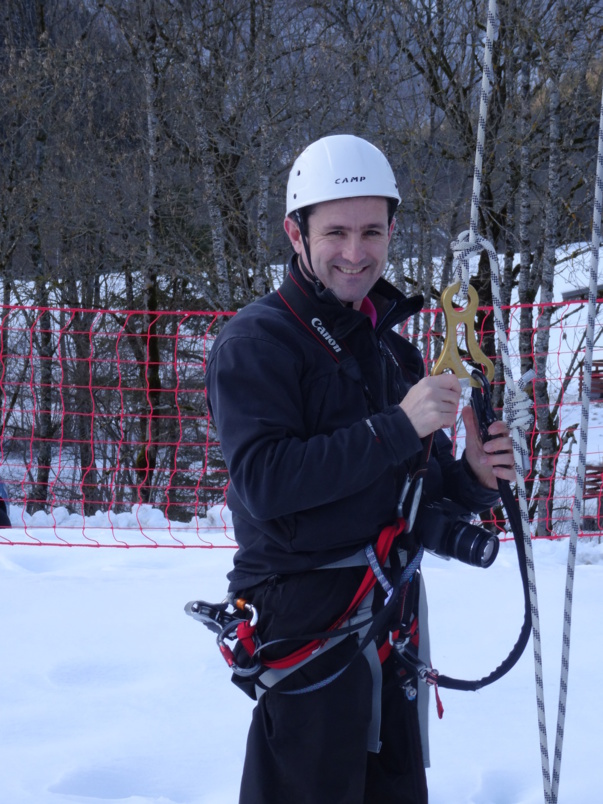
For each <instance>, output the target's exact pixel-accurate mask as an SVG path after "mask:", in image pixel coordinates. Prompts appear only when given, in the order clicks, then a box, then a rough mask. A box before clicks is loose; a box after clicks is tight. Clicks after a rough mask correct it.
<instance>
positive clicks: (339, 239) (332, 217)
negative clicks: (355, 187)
mask: <svg viewBox="0 0 603 804" xmlns="http://www.w3.org/2000/svg"><path fill="white" fill-rule="evenodd" d="M393 229H394V221H392V223H391V225H390V226H388V224H387V201H386V200H385V198H373V197H368V198H345V199H341V200H338V201H325V202H323V203H321V204H317V205H316V207H315V209H314V211H313V212H312V213H311V215H310V217H309V218H308V244H309V247H310V255H311V258H312V267H313V268H314V273H315V274H316V276H317V277H318V279H320V281H321V282H322V283H323V285H324V286H325V287H327V288H330V289H331V290H332V291H333V292H334V293H335V295H336V296H337V298H338V299H339V300H340V301H342V302H344V303H348V302H352V304H353V306H354V307H355V308H356V309H358V308H359V307H360V303H361V301H362V299H363V298H364V297H365V296H366V294H367V293H368V291H369V290H370V289H371V288H372V286H373V285H374V284H375V282H376V281H377V279H379V277H380V276H381V274H382V273H383V271H384V269H385V265H386V262H387V249H388V245H389V241H390V238H391V236H392V232H393ZM285 230H286V232H287V234H288V235H289V239H290V240H291V244H292V245H293V248H294V249H295V251H296V252H297V254H299V255H300V258H301V260H302V262H303V264H302V267H303V268H305V272H306V273H308V274H309V273H310V272H309V269H308V259H307V255H306V253H305V249H304V247H303V243H302V240H301V234H300V231H299V227H298V226H297V224H296V223H295V221H293V220H292V219H291V218H285Z"/></svg>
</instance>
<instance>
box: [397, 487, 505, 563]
mask: <svg viewBox="0 0 603 804" xmlns="http://www.w3.org/2000/svg"><path fill="white" fill-rule="evenodd" d="M413 531H414V533H415V535H416V538H417V539H418V540H419V541H420V542H421V544H422V545H423V547H424V548H425V549H426V550H429V552H430V553H435V554H436V555H438V556H441V557H442V558H446V559H449V558H456V559H457V560H458V561H462V562H463V563H464V564H470V565H471V566H472V567H484V569H486V568H487V567H490V566H491V565H492V564H493V563H494V560H495V558H496V556H497V555H498V548H499V546H500V542H499V540H498V537H497V536H495V535H494V534H492V533H490V532H489V531H487V530H485V529H484V528H480V527H479V526H478V525H474V524H473V523H472V522H471V515H470V514H468V513H467V511H466V509H464V508H462V507H461V506H459V505H457V504H456V503H453V502H452V500H447V499H443V500H440V501H438V502H435V503H434V502H432V503H426V502H422V503H421V505H420V506H419V510H418V513H417V518H416V520H415V524H414V528H413Z"/></svg>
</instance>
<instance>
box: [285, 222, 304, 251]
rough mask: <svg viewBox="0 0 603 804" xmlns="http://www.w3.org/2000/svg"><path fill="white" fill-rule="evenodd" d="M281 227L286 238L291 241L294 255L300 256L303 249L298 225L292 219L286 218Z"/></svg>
mask: <svg viewBox="0 0 603 804" xmlns="http://www.w3.org/2000/svg"><path fill="white" fill-rule="evenodd" d="M283 226H284V227H285V231H286V232H287V236H288V238H289V240H290V241H291V245H292V246H293V250H294V251H295V253H296V254H302V253H303V250H304V247H303V243H302V236H301V231H300V228H299V226H298V224H297V223H296V222H295V221H294V220H293V218H290V217H286V218H285V220H284V222H283Z"/></svg>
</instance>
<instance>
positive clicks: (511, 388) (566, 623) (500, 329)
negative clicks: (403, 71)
mask: <svg viewBox="0 0 603 804" xmlns="http://www.w3.org/2000/svg"><path fill="white" fill-rule="evenodd" d="M497 24H498V12H497V4H496V0H489V5H488V17H487V28H486V37H485V45H484V48H485V50H484V64H483V74H482V86H481V98H480V109H479V121H478V131H477V146H476V154H475V166H474V175H473V191H472V197H471V219H470V229H469V231H465V232H462V233H461V234H460V235H459V238H458V240H456V241H453V243H452V244H451V248H452V250H453V252H454V257H455V261H454V267H455V270H454V276H455V279H456V284H455V285H452V286H451V287H450V288H449V289H447V290H450V291H452V292H453V293H458V295H459V297H460V298H461V299H466V298H467V296H468V294H469V293H470V292H471V291H473V288H471V287H470V285H469V259H470V257H472V256H473V257H474V256H476V255H479V254H481V253H482V252H483V251H485V252H486V253H487V256H488V259H489V262H490V273H491V283H492V298H493V308H494V320H495V330H496V335H497V339H498V343H499V349H500V354H501V359H502V365H503V372H504V381H505V401H504V408H503V417H504V419H505V421H506V422H507V424H508V426H509V428H510V431H511V439H512V444H513V455H514V463H515V470H516V474H517V496H518V501H519V508H520V513H521V522H522V528H523V538H524V544H525V553H526V566H527V572H528V579H529V593H530V608H531V614H532V638H533V650H534V667H535V680H536V701H537V711H538V727H539V734H540V752H541V765H542V778H543V786H544V798H545V802H546V804H557V798H558V791H559V777H560V766H561V758H562V750H563V734H564V724H565V713H566V700H567V689H568V673H569V651H570V633H571V620H572V598H573V585H574V568H575V561H576V549H577V541H578V531H579V528H580V516H581V511H582V504H583V496H584V483H585V474H586V447H587V438H588V435H587V433H588V423H589V410H590V396H591V388H592V357H593V347H594V328H595V311H596V294H597V271H598V263H599V246H600V239H601V208H602V197H603V96H602V99H601V117H600V123H599V147H598V157H597V175H596V188H595V201H594V212H593V229H592V244H591V265H590V283H589V291H588V310H587V331H586V352H585V358H584V386H583V387H584V392H583V396H582V413H581V424H580V452H579V459H578V471H577V476H576V487H575V492H574V506H573V516H572V522H571V533H570V540H569V553H568V562H567V575H566V587H565V608H564V620H563V645H562V660H561V678H560V686H559V705H558V714H557V730H556V742H555V752H554V762H553V772H552V779H551V772H550V764H549V752H548V740H547V730H546V717H545V704H544V685H543V670H542V650H541V638H540V620H539V612H538V595H537V588H536V575H535V569H534V558H533V550H532V540H531V533H530V519H529V513H528V502H527V494H526V487H525V470H526V468H527V467H529V451H528V447H527V443H526V434H525V430H526V429H527V427H528V426H529V422H530V419H531V414H530V413H529V408H530V406H531V402H530V400H529V398H528V397H527V394H526V393H525V387H526V385H527V383H528V382H529V381H530V380H532V379H533V378H534V376H535V374H534V372H528V373H527V374H525V375H524V376H523V377H522V378H521V379H520V380H519V382H518V383H517V384H516V383H515V382H514V379H513V374H512V370H511V359H510V355H509V344H508V340H507V334H506V328H505V323H504V319H503V315H502V297H501V290H500V288H501V281H500V269H499V265H498V256H497V254H496V251H495V249H494V247H493V246H492V245H491V244H490V243H489V242H488V241H487V240H486V239H485V238H483V237H481V236H480V235H479V234H478V212H479V201H480V195H481V183H482V163H483V155H484V143H485V137H486V119H487V113H488V103H489V98H490V94H491V91H492V87H493V85H494V75H493V71H492V50H493V42H494V36H495V28H496V26H497Z"/></svg>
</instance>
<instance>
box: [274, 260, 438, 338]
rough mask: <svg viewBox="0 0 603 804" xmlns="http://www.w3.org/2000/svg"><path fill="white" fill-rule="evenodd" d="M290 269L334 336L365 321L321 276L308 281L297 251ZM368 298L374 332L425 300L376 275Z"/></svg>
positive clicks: (400, 319)
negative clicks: (374, 314) (374, 320)
mask: <svg viewBox="0 0 603 804" xmlns="http://www.w3.org/2000/svg"><path fill="white" fill-rule="evenodd" d="M289 272H290V273H291V274H292V275H293V277H294V278H295V281H296V282H297V284H300V285H302V286H303V287H304V289H305V290H307V292H308V296H309V297H310V298H312V299H314V300H315V302H316V304H317V305H318V306H319V308H320V311H321V314H322V315H324V316H328V317H329V321H330V323H331V327H332V329H333V334H334V335H335V336H336V337H345V336H346V335H348V334H349V333H350V332H351V331H352V330H353V329H355V328H356V327H358V326H360V325H362V324H364V323H365V322H366V319H367V317H366V316H365V315H364V314H363V313H360V312H359V311H357V310H354V309H353V308H352V307H348V306H346V305H345V304H343V303H342V302H341V301H339V299H338V298H337V296H336V295H335V294H334V293H333V291H332V290H330V289H329V288H326V287H325V286H324V285H323V284H322V282H320V280H318V279H316V280H315V281H314V282H312V281H310V280H309V279H307V278H306V277H305V275H304V274H303V273H302V272H301V270H300V267H299V265H298V261H297V255H293V257H292V258H291V260H290V262H289ZM368 296H369V299H370V300H371V301H372V303H373V304H374V306H375V309H376V311H377V325H376V327H375V332H376V333H377V335H381V334H382V333H383V332H384V331H385V330H386V329H391V328H392V327H394V326H396V325H397V324H401V323H402V322H403V321H406V320H407V319H408V318H410V316H412V315H415V313H418V312H419V311H420V310H421V309H422V307H423V303H424V299H423V296H421V295H417V296H410V297H409V296H405V295H404V293H402V292H401V291H399V290H398V289H397V288H395V287H394V286H393V285H392V284H390V283H389V282H388V281H387V280H386V279H383V277H381V278H380V279H378V280H377V281H376V282H375V284H374V285H373V287H372V288H371V290H370V291H369V294H368Z"/></svg>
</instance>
